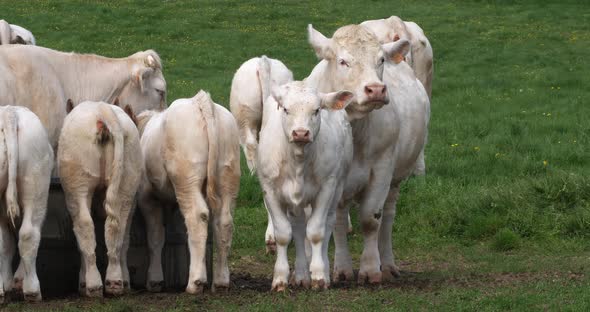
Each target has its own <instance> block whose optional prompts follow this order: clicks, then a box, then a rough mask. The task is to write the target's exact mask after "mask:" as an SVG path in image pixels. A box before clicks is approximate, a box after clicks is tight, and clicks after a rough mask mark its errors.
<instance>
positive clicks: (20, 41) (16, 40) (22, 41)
mask: <svg viewBox="0 0 590 312" xmlns="http://www.w3.org/2000/svg"><path fill="white" fill-rule="evenodd" d="M13 43H14V44H27V42H26V41H25V39H23V37H21V36H16V37H15V38H14V40H13Z"/></svg>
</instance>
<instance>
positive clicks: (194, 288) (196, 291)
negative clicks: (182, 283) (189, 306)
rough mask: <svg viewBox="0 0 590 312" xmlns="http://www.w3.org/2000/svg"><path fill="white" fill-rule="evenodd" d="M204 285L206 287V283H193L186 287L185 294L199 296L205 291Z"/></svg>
mask: <svg viewBox="0 0 590 312" xmlns="http://www.w3.org/2000/svg"><path fill="white" fill-rule="evenodd" d="M205 285H207V282H206V281H205V282H203V281H194V282H192V283H189V285H188V286H187V287H186V292H187V293H189V294H191V295H200V294H202V293H203V291H205Z"/></svg>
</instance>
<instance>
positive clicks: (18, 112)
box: [0, 106, 53, 303]
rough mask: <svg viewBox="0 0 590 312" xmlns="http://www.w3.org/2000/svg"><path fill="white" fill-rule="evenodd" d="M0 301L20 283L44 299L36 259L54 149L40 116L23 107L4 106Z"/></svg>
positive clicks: (29, 296)
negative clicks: (15, 266) (14, 263)
mask: <svg viewBox="0 0 590 312" xmlns="http://www.w3.org/2000/svg"><path fill="white" fill-rule="evenodd" d="M0 130H1V131H0V194H2V196H1V197H2V198H3V200H4V202H3V203H2V205H0V207H2V210H1V211H0V275H1V276H0V303H2V302H4V300H5V296H6V295H7V292H9V291H10V290H12V289H13V288H16V290H17V291H19V292H20V291H22V293H23V294H24V297H25V299H26V300H29V301H39V300H41V288H40V286H39V279H38V278H37V270H36V259H37V250H38V248H39V241H40V240H41V227H42V225H43V220H45V213H46V211H47V197H48V195H49V182H50V179H51V168H52V167H53V150H52V149H51V145H49V140H48V139H47V132H46V131H45V129H44V128H43V125H42V124H41V121H39V118H37V116H35V114H33V113H32V112H31V111H29V110H28V109H26V108H23V107H17V106H4V107H0ZM18 225H20V229H19V230H18V250H19V254H20V257H21V261H20V265H19V267H18V269H17V271H16V274H15V276H14V280H13V275H12V258H13V257H14V254H15V247H16V246H15V242H14V238H13V230H15V229H16V228H17V227H18Z"/></svg>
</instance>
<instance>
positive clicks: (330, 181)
mask: <svg viewBox="0 0 590 312" xmlns="http://www.w3.org/2000/svg"><path fill="white" fill-rule="evenodd" d="M262 60H263V61H265V58H264V57H263V59H262ZM269 67H270V66H267V68H269ZM263 76H268V75H261V77H263ZM268 85H269V83H266V87H263V92H262V94H263V98H264V99H265V101H264V114H265V117H264V118H265V119H266V123H265V125H264V126H263V127H262V130H261V132H260V145H259V147H258V153H257V157H256V162H257V168H258V169H257V171H256V172H257V174H258V177H259V180H260V184H261V185H262V189H263V193H264V201H265V204H266V206H267V208H268V210H269V213H270V216H271V217H272V221H273V224H274V234H275V238H276V243H277V260H276V263H275V269H274V278H273V282H272V289H273V290H275V291H284V290H285V289H286V287H287V283H288V276H289V263H288V258H287V246H288V245H289V243H290V241H291V238H292V237H293V238H294V240H295V248H296V253H297V260H296V262H295V270H294V273H293V274H292V277H291V281H290V283H291V285H292V286H304V287H309V286H310V285H311V287H312V288H314V289H323V288H327V287H328V286H329V285H330V265H329V260H328V243H329V241H330V236H331V232H332V229H333V225H334V221H335V217H336V215H335V214H336V206H337V205H338V202H339V199H340V197H341V195H342V191H343V187H344V179H343V178H344V177H345V174H346V172H347V170H348V166H349V165H350V162H351V160H352V136H351V132H350V131H351V130H350V124H349V123H348V121H347V118H346V114H345V113H344V112H343V111H339V110H341V109H343V108H344V107H346V105H347V104H348V102H349V101H350V100H351V98H352V96H353V95H352V93H350V92H348V91H340V92H333V93H328V94H323V93H317V92H316V91H315V89H313V88H309V87H305V86H304V85H303V83H302V82H291V83H288V84H285V85H283V86H281V87H275V88H273V91H272V96H270V97H269V96H268V94H269V91H268V90H269V89H270V88H269V86H268ZM308 205H309V206H310V208H311V209H310V212H311V213H310V215H309V216H308V217H307V216H306V213H305V212H304V209H305V208H306V207H308ZM306 239H307V240H308V241H309V243H310V245H311V255H310V256H311V262H310V263H308V260H307V257H306V253H305V240H306Z"/></svg>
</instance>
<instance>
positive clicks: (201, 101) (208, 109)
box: [193, 90, 219, 209]
mask: <svg viewBox="0 0 590 312" xmlns="http://www.w3.org/2000/svg"><path fill="white" fill-rule="evenodd" d="M193 103H195V104H197V106H198V108H199V110H200V111H201V114H202V115H203V118H204V119H205V124H206V129H207V141H208V142H209V154H208V156H207V190H206V196H207V203H208V205H209V207H210V208H211V209H214V208H216V207H219V205H218V204H219V196H218V195H217V189H216V188H217V161H218V154H219V147H218V136H217V124H216V121H215V114H214V112H215V103H213V100H211V96H210V95H209V93H207V92H205V91H203V90H201V91H199V93H197V95H195V97H194V98H193Z"/></svg>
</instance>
